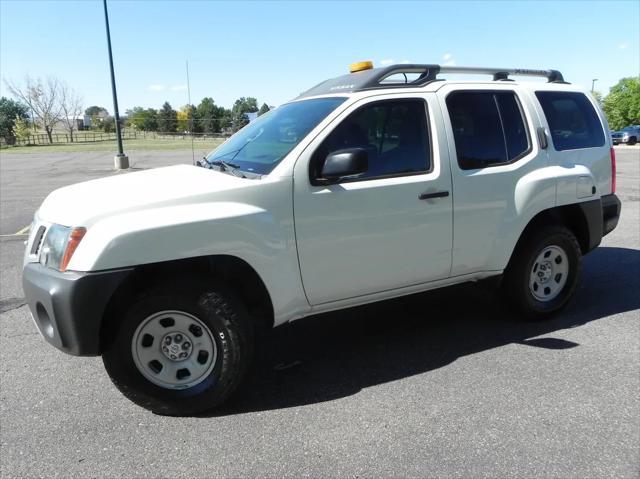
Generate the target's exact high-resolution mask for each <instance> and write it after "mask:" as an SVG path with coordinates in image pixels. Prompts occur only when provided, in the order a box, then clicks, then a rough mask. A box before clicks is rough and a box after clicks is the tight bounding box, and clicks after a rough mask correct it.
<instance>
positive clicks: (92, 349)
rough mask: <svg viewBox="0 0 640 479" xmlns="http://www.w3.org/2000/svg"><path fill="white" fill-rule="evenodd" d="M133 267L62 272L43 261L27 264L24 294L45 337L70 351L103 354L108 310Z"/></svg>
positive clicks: (24, 276) (23, 274)
mask: <svg viewBox="0 0 640 479" xmlns="http://www.w3.org/2000/svg"><path fill="white" fill-rule="evenodd" d="M131 271H132V269H120V270H112V271H100V272H92V273H80V272H75V271H71V272H65V273H61V272H59V271H57V270H54V269H52V268H48V267H46V266H43V265H41V264H40V263H27V264H25V266H24V270H23V272H22V287H23V289H24V295H25V298H26V301H27V304H28V305H29V309H30V310H31V314H32V316H33V319H34V321H35V323H36V326H37V327H38V330H39V331H40V333H41V334H42V336H43V337H44V339H45V340H46V341H47V342H48V343H50V344H51V345H53V346H55V347H56V348H58V349H60V350H61V351H64V352H65V353H68V354H73V355H75V356H97V355H99V354H100V325H101V323H102V318H103V316H104V310H105V308H106V306H107V303H108V302H109V299H110V298H111V297H112V295H113V293H114V292H115V290H116V289H117V288H118V286H119V285H120V284H122V282H123V281H124V279H125V278H126V277H127V276H128V275H129V273H130V272H131Z"/></svg>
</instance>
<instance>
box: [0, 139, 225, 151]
mask: <svg viewBox="0 0 640 479" xmlns="http://www.w3.org/2000/svg"><path fill="white" fill-rule="evenodd" d="M222 141H223V140H221V139H219V138H207V139H204V140H203V139H199V138H197V139H194V140H193V146H194V148H195V149H196V150H205V151H211V150H213V149H214V148H215V147H217V146H218V145H219V144H220V143H222ZM123 147H124V150H125V153H126V152H127V151H129V150H132V151H133V150H156V151H162V150H190V149H191V139H189V138H185V139H158V138H154V139H152V138H147V139H143V138H137V139H135V140H124V141H123ZM117 149H118V147H117V144H116V142H115V140H114V141H99V142H95V143H63V144H54V145H36V146H3V147H2V153H53V152H60V153H68V152H85V151H107V152H108V151H112V152H114V153H115V152H116V151H117Z"/></svg>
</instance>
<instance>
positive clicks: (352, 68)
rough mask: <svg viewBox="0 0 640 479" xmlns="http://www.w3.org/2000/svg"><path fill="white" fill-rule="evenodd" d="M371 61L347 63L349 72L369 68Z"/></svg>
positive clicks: (370, 67) (371, 66)
mask: <svg viewBox="0 0 640 479" xmlns="http://www.w3.org/2000/svg"><path fill="white" fill-rule="evenodd" d="M372 68H373V62H369V61H367V62H356V63H352V64H351V65H349V73H355V72H361V71H363V70H371V69H372Z"/></svg>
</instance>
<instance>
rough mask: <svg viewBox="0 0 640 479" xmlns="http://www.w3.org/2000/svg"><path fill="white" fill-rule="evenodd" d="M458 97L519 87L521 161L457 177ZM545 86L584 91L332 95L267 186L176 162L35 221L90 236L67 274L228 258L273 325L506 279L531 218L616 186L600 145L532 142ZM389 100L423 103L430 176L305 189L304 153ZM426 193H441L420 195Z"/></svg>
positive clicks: (470, 85) (523, 88)
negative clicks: (333, 101)
mask: <svg viewBox="0 0 640 479" xmlns="http://www.w3.org/2000/svg"><path fill="white" fill-rule="evenodd" d="M461 89H473V90H482V89H487V90H496V89H506V90H514V91H515V92H516V93H517V95H518V97H519V99H520V102H521V104H522V107H523V110H524V112H525V116H526V122H527V126H528V129H529V132H530V136H531V143H532V149H531V151H530V153H529V154H527V155H526V156H525V157H524V158H522V159H520V160H519V161H516V162H514V163H512V164H508V165H502V166H497V167H492V168H486V169H483V170H461V169H460V168H459V167H458V164H457V160H456V151H455V142H454V139H453V132H452V129H451V125H450V120H449V117H448V113H447V109H446V103H445V99H446V95H447V94H448V93H450V92H451V91H457V90H461ZM544 89H550V90H566V91H583V90H580V89H577V88H575V87H572V86H567V85H557V84H556V85H554V84H551V85H549V84H543V83H531V84H522V83H519V82H508V83H506V82H504V83H502V82H435V83H432V84H429V85H427V86H426V87H424V88H417V89H402V90H393V91H385V90H373V91H365V92H359V93H353V94H344V95H335V96H346V97H347V100H346V101H345V102H344V103H343V104H342V105H340V106H339V107H338V108H337V109H336V110H335V111H334V112H332V113H331V114H330V115H329V116H328V117H327V118H325V119H324V120H323V121H322V122H321V123H320V124H319V125H318V126H317V127H316V128H314V129H313V130H312V131H311V132H310V133H309V134H308V135H307V137H306V138H304V139H303V140H302V141H301V142H300V143H299V144H298V145H297V146H296V147H295V148H294V149H293V150H292V151H291V152H290V153H289V154H288V155H287V156H286V157H285V158H284V159H283V160H282V161H281V162H280V164H278V165H277V166H276V167H275V168H274V170H273V171H272V172H271V173H270V174H269V175H268V176H265V177H263V178H262V179H242V178H237V177H233V176H231V175H226V174H223V173H219V172H217V171H213V170H206V169H202V168H197V167H192V166H184V165H182V166H175V167H169V168H160V169H155V170H150V171H145V172H138V173H128V174H119V175H116V176H112V177H109V178H105V179H101V180H94V181H89V182H86V183H80V184H77V185H72V186H69V187H66V188H62V189H59V190H56V191H54V192H53V193H51V195H49V197H48V198H47V199H46V200H45V201H44V203H43V204H42V206H41V208H40V210H39V212H38V216H37V218H38V221H42V222H43V223H44V224H49V223H58V224H62V225H66V226H83V227H85V228H87V233H86V235H85V237H84V238H83V240H82V241H81V243H80V245H79V247H78V249H77V251H76V252H75V254H74V256H73V258H72V260H71V262H70V264H69V269H71V270H76V271H98V270H107V269H114V268H121V267H128V266H135V265H141V264H148V263H156V262H163V261H169V260H175V259H181V258H190V257H198V256H209V255H232V256H236V257H238V258H240V259H242V260H244V261H245V262H247V263H248V264H249V265H251V266H252V267H253V268H254V270H255V271H256V272H257V273H258V275H259V276H260V277H261V278H262V280H263V282H264V284H265V285H266V287H267V291H268V292H269V295H270V297H271V300H272V303H273V307H274V323H275V325H278V324H281V323H284V322H286V321H290V320H293V319H296V318H300V317H303V316H306V315H309V314H312V313H316V312H324V311H330V310H333V309H340V308H345V307H350V306H356V305H360V304H363V303H368V302H373V301H377V300H381V299H387V298H391V297H395V296H401V295H404V294H410V293H415V292H419V291H425V290H428V289H433V288H437V287H441V286H446V285H450V284H455V283H459V282H462V281H469V280H476V279H481V278H484V277H488V276H492V275H496V274H500V273H501V272H502V270H503V269H504V268H505V266H506V265H507V263H508V261H509V258H510V256H511V253H512V251H513V248H514V247H515V244H516V243H517V241H518V239H519V237H520V235H521V233H522V231H523V230H524V228H525V227H526V225H527V224H528V223H529V221H530V220H531V219H532V218H533V217H534V216H535V215H537V214H538V213H540V212H541V211H543V210H545V209H548V208H551V207H554V206H557V205H567V204H573V203H577V202H580V201H588V200H591V199H595V198H599V197H600V196H601V195H604V194H608V193H610V192H611V170H610V159H609V147H610V145H609V142H608V141H607V144H606V145H604V146H603V147H601V148H590V149H585V150H572V151H563V152H556V151H555V150H554V149H553V144H552V142H551V141H549V148H548V149H547V150H542V149H540V148H539V146H538V139H537V136H536V130H537V128H538V127H542V128H545V129H546V132H547V135H549V131H548V125H547V123H546V120H545V118H544V115H543V114H542V109H541V107H540V105H539V103H538V102H537V99H536V97H535V91H536V90H544ZM391 97H392V98H421V99H424V100H425V101H426V102H427V103H428V116H429V123H430V129H431V132H430V136H431V144H432V152H433V153H432V162H433V165H434V167H433V170H432V171H430V172H428V173H425V174H420V175H414V176H403V177H393V178H384V179H383V178H380V179H373V180H368V181H361V182H353V183H341V184H337V185H332V186H324V187H320V186H312V185H311V184H310V181H309V174H308V162H309V158H310V157H311V155H312V154H313V151H314V150H315V148H316V147H317V146H318V145H319V144H320V142H321V141H322V140H323V139H324V138H325V137H326V135H327V134H328V133H329V132H330V131H332V130H333V129H334V128H335V127H336V126H337V125H338V124H339V123H340V121H341V120H342V119H344V118H345V117H346V116H348V114H349V112H351V111H353V110H354V109H356V108H357V107H358V106H359V105H362V104H364V103H366V102H370V101H374V100H378V99H384V98H391ZM302 101H304V100H302ZM596 109H597V111H598V114H599V116H600V119H601V121H602V123H603V125H604V127H605V132H608V127H607V124H606V120H605V119H604V116H603V114H602V112H601V111H600V109H599V108H596ZM607 138H608V135H607ZM594 186H595V188H596V192H595V193H593V192H592V188H593V187H594ZM427 191H429V192H435V191H449V192H450V195H449V197H446V198H438V199H433V200H427V201H420V200H419V199H418V195H419V194H420V193H423V192H427ZM32 236H33V234H32ZM27 248H30V244H29V245H28V246H27ZM25 261H37V258H32V257H30V256H26V257H25Z"/></svg>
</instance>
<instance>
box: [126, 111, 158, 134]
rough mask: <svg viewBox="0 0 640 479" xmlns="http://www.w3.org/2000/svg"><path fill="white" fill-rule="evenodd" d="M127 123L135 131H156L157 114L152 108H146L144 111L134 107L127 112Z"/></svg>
mask: <svg viewBox="0 0 640 479" xmlns="http://www.w3.org/2000/svg"><path fill="white" fill-rule="evenodd" d="M127 121H128V122H129V125H131V126H132V127H133V128H135V129H136V130H141V131H157V130H158V112H157V111H156V110H154V109H153V108H147V109H146V110H145V109H144V108H142V107H140V106H136V107H135V108H133V109H132V110H127Z"/></svg>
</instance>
